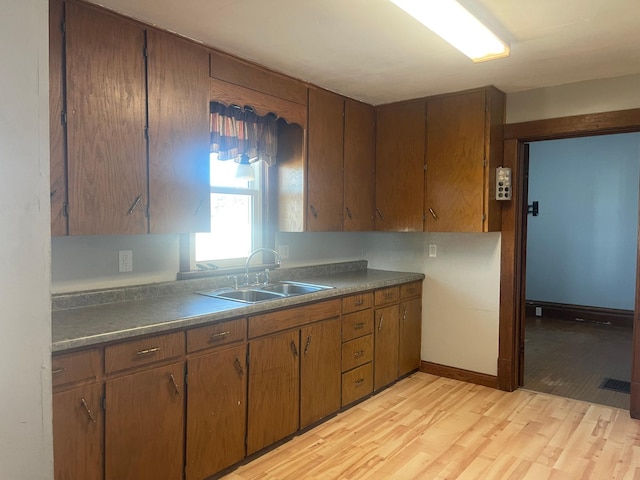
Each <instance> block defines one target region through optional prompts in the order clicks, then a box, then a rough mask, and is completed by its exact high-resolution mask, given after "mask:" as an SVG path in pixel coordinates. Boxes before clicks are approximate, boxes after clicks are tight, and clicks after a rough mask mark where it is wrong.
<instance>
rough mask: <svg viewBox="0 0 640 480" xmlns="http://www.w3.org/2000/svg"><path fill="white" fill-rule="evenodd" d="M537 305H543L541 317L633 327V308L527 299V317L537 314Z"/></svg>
mask: <svg viewBox="0 0 640 480" xmlns="http://www.w3.org/2000/svg"><path fill="white" fill-rule="evenodd" d="M536 307H542V315H541V318H554V319H557V320H570V321H579V322H594V323H600V324H604V325H612V326H616V327H626V328H632V327H633V310H622V309H618V308H601V307H589V306H585V305H568V304H564V303H554V302H538V301H536V300H527V302H526V314H527V317H535V316H536V312H535V310H536Z"/></svg>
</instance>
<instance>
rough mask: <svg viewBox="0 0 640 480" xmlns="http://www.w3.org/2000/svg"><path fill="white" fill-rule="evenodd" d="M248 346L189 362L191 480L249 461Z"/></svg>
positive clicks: (187, 469)
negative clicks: (247, 422)
mask: <svg viewBox="0 0 640 480" xmlns="http://www.w3.org/2000/svg"><path fill="white" fill-rule="evenodd" d="M246 358H247V346H246V345H241V346H238V347H234V348H231V349H228V350H223V351H217V352H214V353H209V354H206V355H203V356H200V357H195V358H191V359H189V360H188V362H187V371H188V375H187V378H188V388H189V392H188V400H187V448H186V452H187V455H186V460H187V464H186V479H187V480H201V479H203V478H207V477H210V476H211V475H213V474H214V473H216V472H219V471H220V470H223V469H225V468H227V467H229V466H231V465H233V464H234V463H236V462H239V461H240V460H242V459H243V458H244V455H245V448H244V438H245V432H246V402H245V399H246V396H247V362H246Z"/></svg>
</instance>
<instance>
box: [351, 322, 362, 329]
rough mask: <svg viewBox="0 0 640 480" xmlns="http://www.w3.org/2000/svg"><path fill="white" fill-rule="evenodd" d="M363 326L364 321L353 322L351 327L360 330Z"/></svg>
mask: <svg viewBox="0 0 640 480" xmlns="http://www.w3.org/2000/svg"><path fill="white" fill-rule="evenodd" d="M363 328H364V322H360V323H354V324H353V329H354V330H362V329H363Z"/></svg>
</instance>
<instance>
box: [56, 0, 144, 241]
mask: <svg viewBox="0 0 640 480" xmlns="http://www.w3.org/2000/svg"><path fill="white" fill-rule="evenodd" d="M143 53H144V29H143V27H142V26H141V25H139V24H137V23H134V22H131V21H128V20H126V19H123V18H122V17H118V16H116V15H113V14H110V13H108V12H105V11H103V10H99V9H96V8H93V7H91V6H88V5H84V4H79V3H72V2H67V3H66V79H67V139H68V159H67V162H68V188H69V193H68V196H69V233H70V234H71V235H123V234H142V233H146V232H147V219H146V215H145V209H146V206H147V165H146V164H147V162H146V142H145V138H144V128H145V115H146V113H145V99H146V92H145V61H144V54H143Z"/></svg>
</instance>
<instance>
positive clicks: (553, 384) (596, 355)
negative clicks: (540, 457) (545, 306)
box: [524, 317, 633, 410]
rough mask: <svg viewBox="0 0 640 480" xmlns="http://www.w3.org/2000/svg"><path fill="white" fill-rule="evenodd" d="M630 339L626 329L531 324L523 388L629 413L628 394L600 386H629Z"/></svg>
mask: <svg viewBox="0 0 640 480" xmlns="http://www.w3.org/2000/svg"><path fill="white" fill-rule="evenodd" d="M632 335H633V332H632V330H631V329H630V328H624V327H614V326H610V325H598V324H594V323H586V322H573V321H567V320H555V319H553V318H546V317H544V318H540V317H537V318H536V317H531V318H527V323H526V327H525V338H526V339H525V350H524V388H526V389H529V390H535V391H536V392H544V393H551V394H553V395H560V396H562V397H569V398H574V399H577V400H584V401H587V402H593V403H599V404H603V405H609V406H612V407H618V408H624V409H627V410H628V409H629V398H630V397H629V394H628V393H622V392H616V391H612V390H605V389H601V388H600V385H601V384H602V382H603V380H604V379H605V378H613V379H616V380H623V381H627V382H628V381H630V379H631V356H632Z"/></svg>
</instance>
